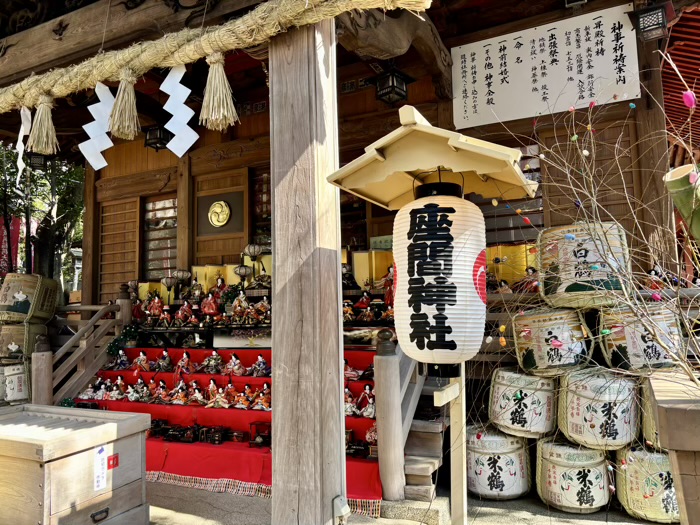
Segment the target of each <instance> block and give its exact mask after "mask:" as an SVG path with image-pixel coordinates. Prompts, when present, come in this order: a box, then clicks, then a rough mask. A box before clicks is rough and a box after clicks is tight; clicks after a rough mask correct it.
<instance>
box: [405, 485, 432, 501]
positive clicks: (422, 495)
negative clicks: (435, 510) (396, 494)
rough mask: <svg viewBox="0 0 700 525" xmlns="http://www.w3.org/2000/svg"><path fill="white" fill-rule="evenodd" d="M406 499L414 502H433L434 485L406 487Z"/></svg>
mask: <svg viewBox="0 0 700 525" xmlns="http://www.w3.org/2000/svg"><path fill="white" fill-rule="evenodd" d="M404 496H405V497H406V499H410V500H414V501H433V499H435V485H433V484H432V483H431V484H430V485H406V488H405V489H404Z"/></svg>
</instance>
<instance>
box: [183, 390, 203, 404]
mask: <svg viewBox="0 0 700 525" xmlns="http://www.w3.org/2000/svg"><path fill="white" fill-rule="evenodd" d="M187 404H188V405H206V404H207V401H206V399H204V395H203V394H202V389H201V388H195V389H194V390H193V391H192V394H190V396H189V398H188V400H187Z"/></svg>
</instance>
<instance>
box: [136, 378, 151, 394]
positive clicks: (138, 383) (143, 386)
mask: <svg viewBox="0 0 700 525" xmlns="http://www.w3.org/2000/svg"><path fill="white" fill-rule="evenodd" d="M134 388H136V389H137V390H138V391H139V392H140V393H141V395H147V394H149V391H148V387H147V386H146V383H144V381H143V377H139V378H138V379H137V380H136V384H135V385H134Z"/></svg>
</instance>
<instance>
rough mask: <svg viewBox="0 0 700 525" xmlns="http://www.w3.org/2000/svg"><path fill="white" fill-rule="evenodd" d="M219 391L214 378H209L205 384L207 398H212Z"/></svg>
mask: <svg viewBox="0 0 700 525" xmlns="http://www.w3.org/2000/svg"><path fill="white" fill-rule="evenodd" d="M218 391H219V386H218V385H217V384H216V379H214V378H213V377H212V378H211V379H210V380H209V386H207V398H208V399H210V400H211V399H214V398H215V397H216V394H217V392H218Z"/></svg>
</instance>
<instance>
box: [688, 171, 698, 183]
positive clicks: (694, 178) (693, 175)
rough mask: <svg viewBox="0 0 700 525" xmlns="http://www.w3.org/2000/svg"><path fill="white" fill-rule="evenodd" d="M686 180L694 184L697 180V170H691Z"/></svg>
mask: <svg viewBox="0 0 700 525" xmlns="http://www.w3.org/2000/svg"><path fill="white" fill-rule="evenodd" d="M688 181H690V183H691V184H695V183H696V182H697V181H698V172H697V171H691V172H690V174H689V175H688Z"/></svg>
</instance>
